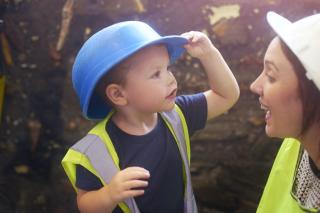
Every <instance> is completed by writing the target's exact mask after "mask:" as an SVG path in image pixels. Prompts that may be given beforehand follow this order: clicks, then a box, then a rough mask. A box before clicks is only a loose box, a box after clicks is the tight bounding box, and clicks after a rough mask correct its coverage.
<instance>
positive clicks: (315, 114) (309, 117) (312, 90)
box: [280, 39, 320, 134]
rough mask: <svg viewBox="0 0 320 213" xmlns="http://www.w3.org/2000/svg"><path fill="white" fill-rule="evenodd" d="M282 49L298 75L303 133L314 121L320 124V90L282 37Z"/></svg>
mask: <svg viewBox="0 0 320 213" xmlns="http://www.w3.org/2000/svg"><path fill="white" fill-rule="evenodd" d="M280 44H281V49H282V50H283V52H284V54H285V55H286V57H287V58H288V60H289V61H290V63H291V64H292V66H293V69H294V71H295V73H296V75H297V77H298V90H299V91H298V92H299V95H300V98H301V101H302V108H303V109H302V110H303V112H302V113H303V114H302V115H303V117H302V130H301V134H303V133H305V131H306V130H307V129H308V128H309V127H310V126H311V125H312V124H314V123H319V124H320V91H319V89H318V88H317V87H316V85H315V84H314V82H313V81H311V80H309V79H308V78H307V77H306V69H305V68H304V66H303V65H302V63H301V62H300V60H299V59H298V57H297V56H296V55H295V54H294V53H293V52H292V51H291V50H290V49H289V47H288V46H287V45H286V44H285V43H284V42H283V41H282V40H281V39H280ZM319 69H320V67H319ZM319 71H320V70H319Z"/></svg>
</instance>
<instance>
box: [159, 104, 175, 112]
mask: <svg viewBox="0 0 320 213" xmlns="http://www.w3.org/2000/svg"><path fill="white" fill-rule="evenodd" d="M173 109H174V103H173V104H172V105H168V106H166V107H164V109H162V110H161V111H162V112H167V111H171V110H173Z"/></svg>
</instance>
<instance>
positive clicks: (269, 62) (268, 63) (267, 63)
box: [264, 60, 279, 72]
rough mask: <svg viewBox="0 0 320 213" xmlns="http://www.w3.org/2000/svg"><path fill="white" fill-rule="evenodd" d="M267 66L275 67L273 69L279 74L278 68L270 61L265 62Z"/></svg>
mask: <svg viewBox="0 0 320 213" xmlns="http://www.w3.org/2000/svg"><path fill="white" fill-rule="evenodd" d="M264 63H265V65H266V66H268V67H273V69H274V70H275V71H277V72H279V69H278V67H277V66H276V65H275V64H274V63H273V62H272V61H269V60H265V62H264Z"/></svg>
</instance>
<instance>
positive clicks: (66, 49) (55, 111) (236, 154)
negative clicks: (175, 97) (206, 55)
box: [0, 0, 320, 213]
mask: <svg viewBox="0 0 320 213" xmlns="http://www.w3.org/2000/svg"><path fill="white" fill-rule="evenodd" d="M269 10H273V11H276V12H278V13H280V14H282V15H284V16H285V17H287V18H288V19H289V20H291V21H295V20H297V19H299V18H301V17H303V16H306V15H311V14H313V13H317V12H319V11H320V1H319V0H303V1H302V0H290V1H289V0H264V1H262V0H175V1H172V0H54V1H53V0H1V1H0V19H1V20H2V21H1V22H0V24H1V28H0V29H1V32H0V41H1V51H0V52H1V54H0V56H1V58H0V60H1V70H0V103H1V104H0V110H1V111H2V113H1V123H0V212H9V213H10V212H18V213H29V212H35V213H38V212H39V213H40V212H54V213H65V212H78V210H77V207H76V203H75V193H74V191H73V189H72V187H71V185H70V183H69V181H68V180H67V177H66V175H65V174H64V172H63V170H62V167H61V164H60V161H61V159H62V157H63V156H64V154H65V153H66V150H67V149H68V147H70V146H71V145H72V144H73V143H75V142H76V141H77V140H79V139H80V138H81V137H83V136H84V135H85V134H86V133H87V131H88V130H89V129H90V128H91V127H92V126H93V125H94V123H93V122H90V121H87V120H85V119H84V118H83V117H82V116H81V112H80V108H79V105H78V101H77V99H76V96H75V93H74V91H73V89H72V84H71V78H70V74H71V67H72V64H73V61H74V58H75V55H76V53H77V51H78V50H79V48H80V47H81V45H82V44H83V42H84V41H85V40H86V39H87V38H88V37H89V36H90V35H92V34H93V33H94V32H96V31H98V30H99V29H101V28H103V27H105V26H107V25H110V24H113V23H115V22H119V21H124V20H141V21H145V22H147V23H148V24H149V25H151V26H152V27H153V28H154V29H156V30H157V31H158V32H159V33H160V34H162V35H166V34H181V33H183V32H186V31H190V30H199V31H203V32H205V33H206V34H207V35H208V36H209V37H210V39H211V40H212V41H213V43H214V44H215V45H216V46H217V47H218V48H219V49H220V51H221V53H222V54H223V56H224V57H225V59H226V61H227V62H228V64H229V66H230V67H231V68H232V70H233V72H234V74H235V76H236V78H237V80H238V82H239V85H240V89H241V96H240V99H239V101H238V103H237V104H236V105H235V106H234V107H233V108H232V109H231V110H230V111H229V112H227V113H226V114H224V115H222V116H220V117H219V118H217V119H215V120H212V121H210V122H209V123H208V124H207V126H206V128H205V129H204V130H203V131H201V132H198V133H196V134H195V135H194V136H193V137H192V140H191V147H192V156H191V158H192V159H191V161H192V165H191V171H192V177H193V185H194V191H195V194H196V199H197V202H198V206H199V212H203V213H207V212H213V213H223V212H237V213H240V212H241V213H247V212H249V213H250V212H255V210H256V207H257V204H258V201H259V199H260V196H261V193H262V190H263V187H264V185H265V182H266V179H267V176H268V173H269V170H270V168H271V166H272V163H273V160H274V157H275V155H276V152H277V150H278V147H279V145H280V140H279V139H270V138H267V137H266V136H265V133H264V112H263V111H262V110H260V106H259V103H258V97H257V96H256V95H254V94H252V93H251V92H250V91H249V85H250V83H251V82H252V81H253V80H254V79H255V78H256V77H257V76H258V75H259V73H260V72H261V70H262V66H263V64H262V60H263V55H264V53H265V50H266V48H267V45H268V43H269V42H270V40H271V39H272V37H273V36H274V33H273V32H272V31H271V29H270V27H269V26H268V24H267V23H266V19H265V15H266V12H267V11H269ZM173 69H174V74H175V76H176V77H177V80H178V82H179V90H180V91H179V93H180V94H188V93H194V92H197V91H202V90H204V89H206V88H207V87H208V85H207V80H206V76H205V73H204V72H203V69H202V67H201V65H200V64H199V62H198V61H197V60H195V59H192V58H191V57H190V56H188V55H184V56H183V57H182V58H181V59H180V60H178V61H177V63H176V64H175V67H174V68H173Z"/></svg>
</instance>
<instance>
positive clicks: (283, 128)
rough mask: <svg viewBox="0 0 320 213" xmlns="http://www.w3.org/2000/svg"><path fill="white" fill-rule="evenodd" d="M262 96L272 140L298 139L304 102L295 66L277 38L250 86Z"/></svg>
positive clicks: (268, 133)
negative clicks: (275, 138) (261, 69)
mask: <svg viewBox="0 0 320 213" xmlns="http://www.w3.org/2000/svg"><path fill="white" fill-rule="evenodd" d="M250 89H251V91H252V92H254V93H256V94H258V95H259V102H260V104H261V109H263V110H265V111H266V115H265V121H266V128H265V131H266V134H267V135H268V136H269V137H278V138H285V137H295V138H296V137H298V136H299V134H300V133H301V125H302V102H301V99H300V95H299V93H298V79H297V76H296V74H295V72H294V70H293V66H292V65H291V63H290V62H289V60H288V59H287V57H286V56H285V54H284V52H283V50H282V49H281V46H280V39H279V38H278V37H276V38H274V39H273V40H272V42H271V43H270V45H269V47H268V49H267V52H266V54H265V58H264V68H263V71H262V72H261V74H260V75H259V76H258V78H257V79H256V80H255V81H254V82H253V83H252V84H251V86H250Z"/></svg>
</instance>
